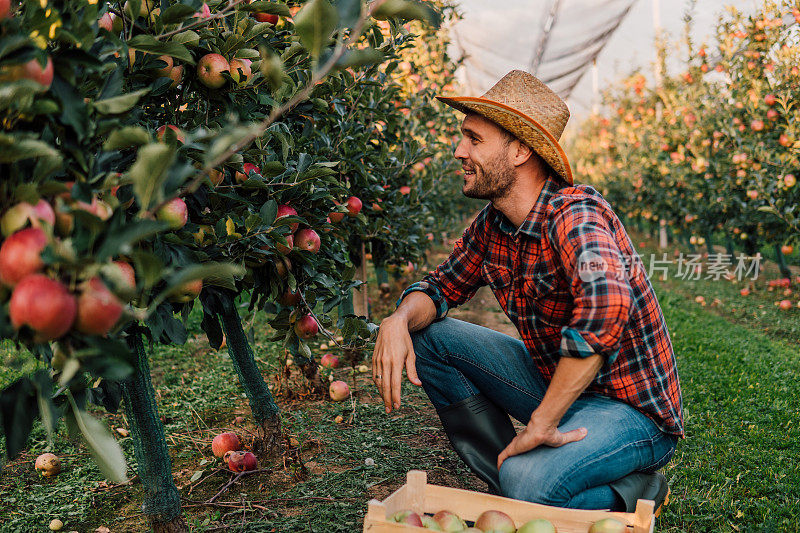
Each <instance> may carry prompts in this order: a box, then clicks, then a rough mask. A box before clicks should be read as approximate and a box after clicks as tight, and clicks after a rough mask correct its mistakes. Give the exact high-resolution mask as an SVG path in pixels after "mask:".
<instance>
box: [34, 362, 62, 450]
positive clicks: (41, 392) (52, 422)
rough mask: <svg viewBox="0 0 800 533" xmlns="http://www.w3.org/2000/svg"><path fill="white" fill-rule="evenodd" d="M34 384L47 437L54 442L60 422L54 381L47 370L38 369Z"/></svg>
mask: <svg viewBox="0 0 800 533" xmlns="http://www.w3.org/2000/svg"><path fill="white" fill-rule="evenodd" d="M33 384H34V385H35V386H36V401H37V403H38V405H39V416H40V417H41V419H42V425H43V426H44V428H45V429H46V430H47V439H48V441H51V442H52V439H53V433H55V431H56V426H57V424H58V410H56V406H55V405H53V381H52V380H51V379H50V376H49V375H48V373H47V371H46V370H37V371H36V373H35V374H34V375H33Z"/></svg>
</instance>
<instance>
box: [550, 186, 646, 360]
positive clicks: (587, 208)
mask: <svg viewBox="0 0 800 533" xmlns="http://www.w3.org/2000/svg"><path fill="white" fill-rule="evenodd" d="M603 213H604V208H603V207H602V206H600V205H599V204H598V203H597V202H596V201H595V200H592V199H587V198H582V199H579V200H575V201H570V200H567V201H565V202H564V203H563V204H559V205H558V206H556V207H555V210H554V213H553V217H552V219H551V225H550V227H549V229H548V231H549V233H548V235H549V237H550V241H551V243H552V244H553V246H554V248H555V249H556V253H557V255H558V257H559V259H560V261H561V265H562V266H563V268H564V271H565V273H566V275H567V278H568V279H569V280H571V282H570V292H571V293H572V296H573V298H574V308H573V310H572V318H571V320H570V322H569V324H568V325H567V326H564V327H563V328H562V329H561V355H562V356H565V357H588V356H591V355H593V354H600V355H601V356H603V358H604V359H605V361H606V365H611V364H612V363H613V362H614V361H615V360H616V358H617V355H618V354H619V351H620V339H621V338H622V334H623V332H624V330H625V326H626V324H627V323H628V320H629V318H630V312H631V306H632V302H633V296H632V291H631V286H630V283H629V282H628V278H627V275H626V269H625V266H626V262H625V261H624V259H623V257H622V254H621V252H620V250H619V246H618V245H617V243H616V240H615V238H614V235H613V234H612V232H611V229H610V228H611V226H610V225H609V222H608V221H607V220H606V218H605V217H604V216H603Z"/></svg>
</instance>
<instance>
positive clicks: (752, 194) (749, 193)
mask: <svg viewBox="0 0 800 533" xmlns="http://www.w3.org/2000/svg"><path fill="white" fill-rule="evenodd" d="M747 197H748V198H750V199H751V200H755V199H756V198H758V191H756V190H754V189H750V190H749V191H747Z"/></svg>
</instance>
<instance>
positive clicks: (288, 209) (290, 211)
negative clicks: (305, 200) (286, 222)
mask: <svg viewBox="0 0 800 533" xmlns="http://www.w3.org/2000/svg"><path fill="white" fill-rule="evenodd" d="M289 216H297V211H295V209H294V207H292V206H289V205H286V204H281V205H279V206H278V214H277V215H275V220H280V219H282V218H283V217H289ZM298 226H300V223H299V222H292V225H291V228H292V233H294V232H295V231H297V228H298Z"/></svg>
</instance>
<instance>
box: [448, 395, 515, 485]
mask: <svg viewBox="0 0 800 533" xmlns="http://www.w3.org/2000/svg"><path fill="white" fill-rule="evenodd" d="M436 412H437V414H438V415H439V418H440V419H441V421H442V426H443V427H444V431H445V433H446V434H447V438H449V439H450V444H452V445H453V448H454V449H455V451H456V453H457V454H458V456H459V457H461V459H462V460H463V461H464V462H465V463H466V464H467V466H468V467H469V468H470V469H471V470H472V471H473V472H474V473H475V474H476V475H477V476H478V477H479V478H481V479H482V480H483V481H485V482H486V483H488V484H489V492H491V493H492V494H500V475H499V472H498V471H497V456H498V455H500V452H501V451H503V449H505V447H506V446H508V443H510V442H511V441H512V439H513V438H514V437H515V436H516V435H517V433H516V431H514V426H513V425H512V424H511V420H510V419H509V418H508V414H507V413H505V412H504V411H503V410H502V409H500V408H499V407H497V406H496V405H495V404H494V403H492V402H491V400H489V399H488V398H487V397H486V396H484V395H483V394H476V395H475V396H470V397H469V398H467V399H465V400H462V401H460V402H458V403H454V404H453V405H448V406H447V407H444V408H442V409H439V410H437V411H436Z"/></svg>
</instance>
